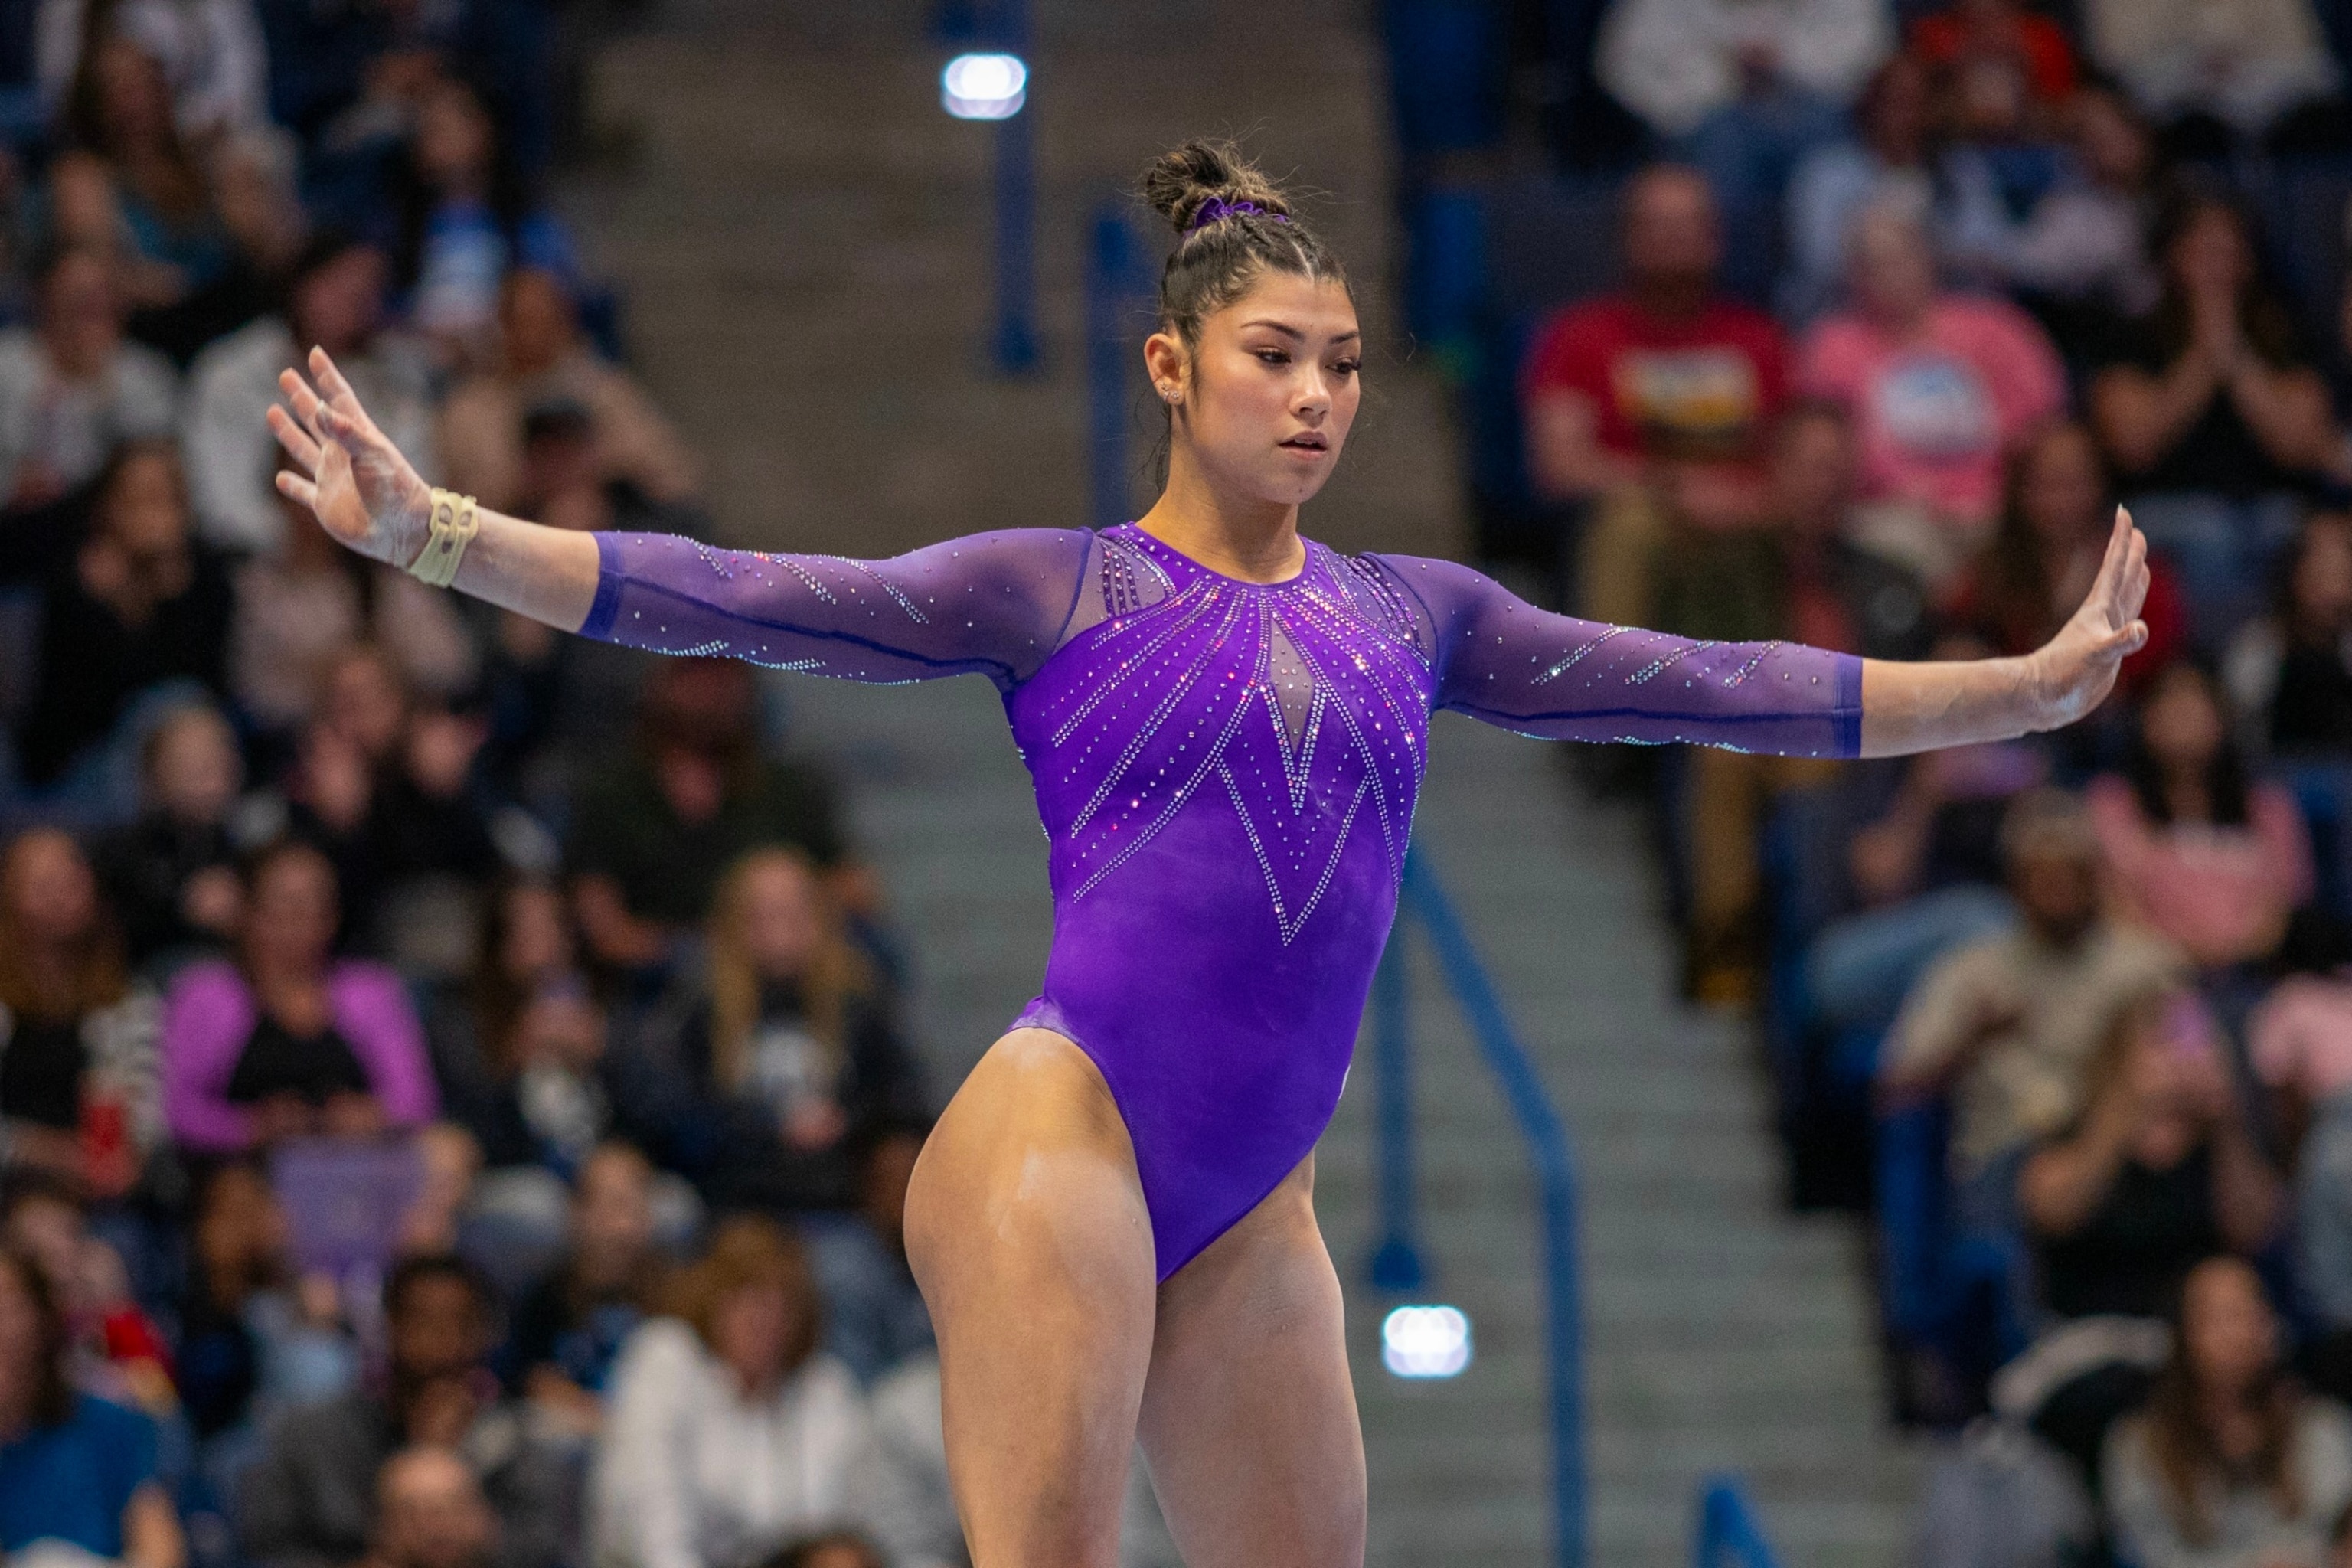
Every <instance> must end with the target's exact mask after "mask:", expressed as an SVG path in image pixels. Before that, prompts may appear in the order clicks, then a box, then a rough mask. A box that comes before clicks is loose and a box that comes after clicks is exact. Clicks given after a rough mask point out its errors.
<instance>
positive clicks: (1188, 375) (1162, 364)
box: [1143, 328, 1192, 409]
mask: <svg viewBox="0 0 2352 1568" xmlns="http://www.w3.org/2000/svg"><path fill="white" fill-rule="evenodd" d="M1143 368H1144V369H1145V370H1146V371H1148V372H1150V375H1151V390H1152V392H1153V393H1154V394H1156V395H1158V396H1159V398H1160V401H1161V402H1162V403H1165V404H1166V405H1168V406H1169V407H1170V408H1171V409H1173V408H1180V407H1181V406H1183V403H1184V395H1185V394H1186V392H1187V391H1189V390H1190V389H1191V387H1192V351H1191V350H1190V349H1188V348H1186V347H1185V346H1184V340H1183V339H1182V338H1181V337H1178V336H1177V335H1176V334H1175V333H1174V332H1172V331H1168V330H1167V329H1165V328H1162V329H1161V330H1160V331H1156V332H1154V333H1152V334H1151V335H1150V337H1148V338H1146V339H1144V340H1143Z"/></svg>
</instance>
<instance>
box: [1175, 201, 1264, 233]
mask: <svg viewBox="0 0 2352 1568" xmlns="http://www.w3.org/2000/svg"><path fill="white" fill-rule="evenodd" d="M1242 216H1251V217H1270V218H1272V219H1273V220H1274V221H1275V222H1276V223H1288V222H1289V221H1290V220H1289V219H1288V218H1286V217H1285V216H1283V215H1282V214H1280V213H1277V212H1268V211H1267V210H1266V209H1265V208H1264V207H1262V206H1260V205H1257V204H1256V203H1255V202H1229V201H1227V200H1225V199H1224V198H1223V196H1211V197H1210V198H1209V199H1208V200H1207V201H1205V202H1202V204H1201V209H1200V210H1199V211H1198V212H1196V213H1194V214H1193V215H1192V222H1191V223H1188V224H1186V225H1185V226H1184V232H1185V233H1186V234H1192V233H1194V232H1196V231H1197V230H1200V229H1203V228H1206V227H1208V226H1210V225H1211V224H1213V223H1223V221H1224V220H1225V219H1227V218H1229V217H1242Z"/></svg>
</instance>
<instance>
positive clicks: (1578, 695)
mask: <svg viewBox="0 0 2352 1568" xmlns="http://www.w3.org/2000/svg"><path fill="white" fill-rule="evenodd" d="M597 542H598V545H599V548H600V550H601V552H602V560H603V571H602V574H601V579H600V581H599V583H598V585H597V591H596V601H595V605H594V607H593V609H592V610H591V611H590V612H589V616H588V620H587V623H586V625H584V626H583V627H582V628H581V629H582V630H583V632H585V633H586V634H588V635H589V636H591V637H604V638H608V639H610V640H613V641H615V642H622V643H626V644H628V645H630V646H631V647H642V648H651V649H655V650H656V651H659V652H663V653H673V654H724V655H728V656H730V657H733V658H745V659H750V660H751V661H752V662H753V663H756V664H762V665H766V666H769V667H771V668H780V669H795V670H803V671H806V672H808V673H810V674H814V675H829V676H838V677H842V678H845V679H852V680H868V681H889V682H896V681H909V680H925V679H933V678H935V677H940V676H948V675H958V674H965V673H979V674H984V675H986V676H987V677H988V678H989V679H991V680H992V681H994V682H995V683H996V686H997V689H998V690H1000V691H1001V692H1002V693H1003V697H1004V708H1005V712H1006V714H1007V716H1008V717H1009V718H1010V719H1011V720H1012V723H1013V739H1014V741H1015V742H1017V743H1018V744H1019V746H1020V749H1021V755H1022V759H1023V760H1024V762H1025V763H1027V764H1028V767H1029V772H1030V775H1031V777H1032V778H1034V780H1035V782H1036V789H1037V812H1038V816H1040V817H1041V818H1043V820H1044V822H1045V833H1046V837H1047V838H1048V839H1049V840H1050V841H1051V843H1052V860H1051V866H1052V880H1053V890H1054V944H1053V950H1052V952H1051V954H1050V955H1049V956H1048V957H1047V959H1046V962H1045V989H1044V992H1043V994H1040V995H1039V996H1038V998H1037V999H1036V1000H1035V1001H1034V1002H1032V1003H1031V1004H1030V1005H1029V1006H1028V1008H1027V1009H1026V1010H1025V1011H1024V1012H1023V1014H1022V1015H1021V1017H1020V1019H1019V1020H1018V1022H1019V1023H1020V1024H1022V1025H1025V1026H1036V1027H1040V1028H1045V1029H1051V1030H1053V1031H1054V1032H1055V1033H1056V1034H1059V1035H1062V1036H1065V1037H1067V1038H1068V1039H1070V1040H1071V1041H1072V1042H1074V1043H1075V1044H1076V1046H1077V1047H1079V1048H1080V1049H1081V1050H1083V1051H1085V1052H1086V1053H1087V1056H1088V1057H1089V1058H1092V1059H1093V1061H1094V1063H1095V1065H1096V1066H1097V1068H1100V1069H1101V1071H1102V1075H1103V1079H1104V1080H1105V1081H1106V1082H1107V1083H1108V1085H1109V1086H1110V1091H1111V1094H1112V1096H1113V1098H1114V1099H1116V1100H1117V1101H1118V1108H1119V1111H1120V1114H1121V1115H1122V1116H1123V1117H1125V1119H1126V1122H1127V1130H1128V1133H1129V1138H1130V1139H1131V1140H1132V1141H1133V1143H1134V1146H1135V1158H1136V1164H1137V1166H1138V1167H1139V1171H1140V1173H1141V1175H1142V1181H1143V1193H1144V1198H1145V1201H1146V1202H1147V1204H1148V1205H1150V1213H1151V1222H1152V1237H1153V1242H1154V1245H1155V1247H1156V1248H1157V1253H1158V1262H1159V1268H1160V1278H1161V1279H1166V1278H1167V1277H1168V1276H1169V1275H1170V1274H1172V1273H1173V1272H1175V1271H1176V1270H1177V1269H1178V1268H1181V1267H1182V1266H1183V1265H1184V1264H1185V1263H1186V1262H1187V1261H1188V1260H1189V1259H1191V1258H1192V1257H1193V1255H1194V1254H1196V1253H1198V1252H1199V1251H1200V1250H1201V1249H1202V1247H1206V1246H1207V1245H1208V1244H1209V1243H1210V1242H1211V1241H1213V1240H1214V1239H1216V1237H1218V1235H1219V1234H1220V1233H1222V1232H1223V1230H1224V1229H1225V1228H1226V1227H1227V1226H1230V1225H1232V1224H1233V1223H1234V1221H1235V1220H1237V1219H1239V1218H1240V1217H1241V1216H1242V1215H1244V1214H1246V1213H1248V1212H1249V1210H1250V1209H1251V1208H1252V1207H1254V1206H1255V1205H1256V1204H1257V1202H1258V1200H1259V1199H1261V1198H1263V1197H1264V1196H1265V1194H1267V1193H1269V1192H1271V1191H1272V1190H1273V1189H1274V1187H1275V1185H1276V1184H1277V1183H1279V1182H1280V1181H1281V1180H1282V1178H1283V1176H1284V1175H1285V1174H1286V1173H1288V1172H1289V1171H1290V1170H1291V1169H1292V1168H1293V1167H1295V1166H1296V1165H1297V1163H1299V1161H1301V1160H1302V1159H1304V1158H1305V1157H1306V1155H1307V1152H1308V1151H1309V1150H1310V1149H1312V1148H1313V1147H1314V1145H1315V1141H1316V1139H1317V1138H1318V1136H1319V1135H1320V1134H1321V1133H1322V1131H1323V1128H1324V1125H1325V1123H1327V1122H1328V1121H1329V1120H1330V1116H1331V1111H1332V1109H1333V1107H1334V1106H1335V1105H1337V1103H1338V1102H1339V1088H1340V1084H1341V1082H1342V1080H1343V1079H1345V1077H1346V1075H1347V1069H1348V1060H1349V1055H1350V1053H1351V1052H1352V1051H1353V1049H1354V1047H1355V1039H1356V1030H1357V1026H1358V1023H1359V1022H1360V1019H1361V1016H1362V1014H1363V1007H1364V997H1365V994H1366V992H1367V990H1368V989H1369V988H1370V984H1371V977H1372V970H1373V967H1374V965H1375V964H1376V963H1378V962H1379V959H1380V955H1381V946H1382V944H1383V943H1385V942H1386V941H1387V940H1388V933H1389V925H1390V921H1391V919H1392V918H1393V917H1394V915H1395V912H1396V900H1397V885H1398V878H1399V876H1400V874H1401V873H1402V868H1403V863H1404V851H1405V839H1406V837H1407V834H1408V832H1409V831H1410V829H1411V826H1412V806H1413V797H1414V795H1415V793H1416V792H1417V791H1418V789H1419V787H1420V784H1421V776H1422V767H1423V757H1424V754H1425V750H1426V745H1427V741H1428V734H1429V721H1430V715H1431V713H1432V712H1433V710H1436V709H1439V708H1450V709H1453V710H1455V711H1457V712H1462V713H1467V714H1469V715H1471V716H1472V717H1474V718H1477V719H1483V720H1486V721H1487V722H1489V723H1493V724H1499V725H1502V726H1503V727H1505V728H1507V729H1511V730H1517V731H1522V732H1524V733H1527V734H1531V735H1541V736H1549V737H1554V738H1559V739H1570V740H1585V741H1633V742H1651V743H1656V742H1674V741H1690V742H1702V743H1706V744H1713V745H1725V746H1736V747H1738V748H1739V749H1742V750H1746V751H1756V752H1780V753H1783V754H1792V755H1799V756H1852V755H1853V754H1854V752H1855V751H1856V750H1857V748H1858V745H1859V742H1860V739H1861V725H1862V666H1861V662H1860V661H1859V660H1857V659H1855V658H1851V657H1849V656H1846V655H1843V654H1830V653H1824V652H1822V651H1821V650H1819V649H1815V648H1809V647H1796V646H1793V645H1786V644H1780V643H1706V642H1692V641H1689V640H1686V639H1685V638H1681V637H1665V636H1662V635H1660V634H1658V633H1655V632H1645V631H1637V630H1633V629H1631V628H1628V627H1623V626H1596V625H1594V624H1592V623H1591V622H1588V621H1578V620H1571V619H1570V618H1568V617H1566V616H1555V615H1550V614H1547V613H1546V612H1544V611H1541V610H1538V609H1535V608H1533V607H1532V606H1530V605H1527V604H1525V603H1524V602H1522V601H1520V600H1518V599H1517V598H1514V597H1513V596H1512V595H1510V594H1508V593H1507V592H1505V591H1504V590H1503V589H1502V588H1501V587H1499V586H1497V585H1496V584H1495V583H1493V582H1492V581H1490V580H1489V579H1487V578H1486V577H1483V576H1481V575H1480V574H1477V573H1475V572H1473V571H1471V570H1470V569H1468V568H1467V567H1464V566H1456V565H1454V564H1452V563H1447V562H1444V561H1425V560H1420V559H1416V558H1413V557H1410V556H1395V555H1360V556H1343V555H1339V554H1336V553H1334V552H1331V551H1329V550H1327V549H1325V548H1324V547H1323V546H1321V545H1319V544H1316V543H1313V542H1309V543H1308V544H1307V565H1306V569H1305V570H1304V571H1303V572H1301V573H1300V574H1299V575H1297V577H1295V578H1292V579H1291V580H1289V581H1288V582H1284V583H1274V584H1255V583H1244V582H1241V581H1238V580H1236V579H1234V578H1230V577H1225V576H1222V575H1220V574H1217V573H1215V572H1212V571H1210V570H1209V569H1208V568H1206V567H1204V566H1202V565H1200V564H1198V563H1195V562H1193V561H1192V560H1190V559H1188V558H1187V557H1185V556H1183V555H1181V554H1179V553H1178V552H1175V551H1173V550H1171V549H1170V548H1169V547H1168V546H1166V545H1165V544H1162V543H1160V542H1159V541H1158V540H1156V539H1154V538H1152V537H1151V536H1150V535H1149V534H1147V533H1145V532H1144V531H1142V530H1141V529H1139V528H1137V527H1136V526H1135V525H1133V524H1131V523H1130V524H1126V525H1123V526H1121V527H1118V528H1113V529H1108V530H1106V531H1102V532H1100V533H1094V532H1087V531H1070V532H1062V531H1051V530H1044V529H1024V530H1015V531H1006V532H1002V533H986V534H977V535H974V536H972V537H971V538H968V539H961V540H954V541H950V542H948V543H945V544H937V545H932V546H930V547H929V548H928V549H923V550H918V551H915V552H912V553H910V554H907V555H901V556H898V557H896V558H894V559H891V560H887V561H850V560H845V559H843V558H840V557H837V556H813V555H770V554H762V553H753V552H731V551H721V550H713V549H709V548H708V547H706V546H704V545H701V544H698V543H696V542H692V541H690V540H685V539H678V538H673V537H669V536H667V535H658V534H602V535H599V536H598V540H597Z"/></svg>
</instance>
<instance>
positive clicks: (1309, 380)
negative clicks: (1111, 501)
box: [1145, 272, 1363, 506]
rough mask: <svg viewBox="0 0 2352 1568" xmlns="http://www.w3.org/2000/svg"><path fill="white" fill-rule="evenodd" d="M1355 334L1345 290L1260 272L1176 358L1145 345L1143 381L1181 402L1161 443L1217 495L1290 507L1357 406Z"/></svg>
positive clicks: (1157, 341)
mask: <svg viewBox="0 0 2352 1568" xmlns="http://www.w3.org/2000/svg"><path fill="white" fill-rule="evenodd" d="M1362 353H1363V333H1362V331H1361V330H1360V328H1359V326H1358V325H1357V322H1356V305H1355V301H1354V300H1350V299H1349V297H1348V289H1347V285H1345V284H1344V283H1341V282H1339V281H1338V280H1336V279H1310V278H1303V277H1300V276H1299V275H1298V274H1297V273H1293V272H1267V273H1265V274H1264V275H1263V276H1261V277H1260V278H1259V279H1258V280H1257V281H1256V282H1255V283H1254V284H1252V285H1251V286H1250V289H1249V290H1248V292H1246V293H1244V295H1243V296H1242V297H1241V298H1240V299H1238V300H1234V302H1233V303H1232V304H1230V305H1228V306H1226V307H1225V308H1224V309H1223V310H1219V311H1217V312H1216V313H1215V314H1214V315H1212V316H1209V317H1207V318H1205V319H1204V320H1203V321H1202V323H1201V334H1200V342H1198V343H1196V344H1194V345H1192V348H1191V350H1190V352H1187V350H1186V347H1185V345H1184V344H1183V343H1182V342H1181V341H1180V340H1179V339H1177V338H1176V337H1175V336H1174V335H1172V334H1171V333H1166V332H1160V333H1155V334H1153V336H1152V339H1151V341H1150V343H1148V344H1146V345H1145V359H1146V361H1147V363H1149V364H1150V369H1151V378H1152V381H1153V383H1154V384H1156V385H1157V386H1159V387H1160V388H1162V389H1163V395H1165V389H1168V388H1171V387H1173V388H1176V389H1178V390H1179V391H1180V392H1181V401H1178V402H1176V403H1175V404H1174V421H1173V426H1172V434H1171V441H1172V442H1173V444H1174V445H1175V447H1178V448H1180V449H1181V452H1182V454H1183V456H1184V457H1186V458H1189V460H1190V461H1191V463H1192V465H1193V466H1194V467H1195V468H1198V469H1199V470H1200V472H1201V474H1202V477H1203V478H1205V479H1208V480H1209V482H1210V483H1211V484H1212V485H1213V487H1215V489H1218V490H1219V491H1221V492H1223V493H1227V494H1235V495H1238V496H1241V497H1245V498H1247V499H1249V500H1258V501H1266V502H1272V503H1274V504H1276V505H1280V506H1297V504H1298V503H1300V502H1301V501H1304V500H1308V499H1310V498H1311V497H1313V496H1314V494H1315V492H1316V491H1318V490H1319V489H1322V488H1323V484H1324V481H1325V480H1327V479H1329V478H1330V477H1331V469H1332V466H1333V465H1334V464H1336V463H1338V462H1339V448H1340V447H1343V446H1345V445H1346V444H1347V440H1348V429H1349V426H1352V425H1353V424H1354V423H1355V422H1356V405H1357V403H1358V402H1359V401H1360V398H1361V397H1362V395H1363V389H1362V385H1361V376H1360V367H1361V363H1362Z"/></svg>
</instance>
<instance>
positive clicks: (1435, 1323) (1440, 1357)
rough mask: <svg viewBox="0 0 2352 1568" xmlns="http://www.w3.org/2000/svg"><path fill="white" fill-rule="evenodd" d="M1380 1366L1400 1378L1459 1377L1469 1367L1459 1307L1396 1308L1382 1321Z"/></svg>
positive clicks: (1467, 1333) (1466, 1337) (1465, 1330)
mask: <svg viewBox="0 0 2352 1568" xmlns="http://www.w3.org/2000/svg"><path fill="white" fill-rule="evenodd" d="M1469 1364H1470V1319H1469V1318H1468V1316H1467V1315H1466V1314H1465V1313H1464V1312H1463V1310H1462V1309H1461V1308H1459V1307H1399V1308H1398V1309H1396V1310H1394V1311H1392V1312H1391V1313H1390V1314H1389V1315H1388V1316H1387V1317H1386V1318H1384V1319H1382V1320H1381V1365H1383V1366H1385V1367H1387V1368H1388V1369H1389V1371H1391V1372H1392V1373H1395V1374H1396V1375H1397V1376H1399V1377H1458V1376H1460V1375H1461V1374H1462V1372H1463V1370H1464V1369H1465V1367H1467V1366H1468V1365H1469Z"/></svg>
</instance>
